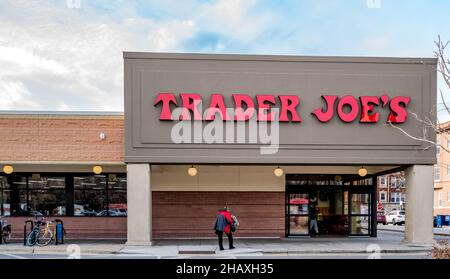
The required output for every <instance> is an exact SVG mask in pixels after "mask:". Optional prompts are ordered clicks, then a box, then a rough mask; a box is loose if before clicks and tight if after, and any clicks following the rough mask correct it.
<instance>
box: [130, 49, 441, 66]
mask: <svg viewBox="0 0 450 279" xmlns="http://www.w3.org/2000/svg"><path fill="white" fill-rule="evenodd" d="M123 58H124V59H168V60H235V61H277V62H319V63H381V64H426V65H436V64H437V61H438V60H437V58H433V57H375V56H295V55H258V54H212V53H173V52H128V51H124V52H123Z"/></svg>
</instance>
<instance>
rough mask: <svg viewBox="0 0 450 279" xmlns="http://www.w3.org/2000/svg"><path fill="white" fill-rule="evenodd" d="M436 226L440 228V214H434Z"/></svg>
mask: <svg viewBox="0 0 450 279" xmlns="http://www.w3.org/2000/svg"><path fill="white" fill-rule="evenodd" d="M436 227H437V228H442V216H441V215H438V216H436Z"/></svg>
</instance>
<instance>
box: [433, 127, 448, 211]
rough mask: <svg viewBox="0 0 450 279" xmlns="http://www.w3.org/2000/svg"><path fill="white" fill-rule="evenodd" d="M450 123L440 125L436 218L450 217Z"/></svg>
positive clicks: (435, 179) (435, 180) (435, 178)
mask: <svg viewBox="0 0 450 279" xmlns="http://www.w3.org/2000/svg"><path fill="white" fill-rule="evenodd" d="M449 130H450V121H449V122H446V123H443V124H441V125H440V129H439V131H438V135H437V142H438V147H437V149H436V157H437V164H436V165H435V166H434V216H437V215H450V155H449V150H450V148H449V147H450V136H449V134H448V132H449Z"/></svg>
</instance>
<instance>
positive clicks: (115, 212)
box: [97, 209, 122, 216]
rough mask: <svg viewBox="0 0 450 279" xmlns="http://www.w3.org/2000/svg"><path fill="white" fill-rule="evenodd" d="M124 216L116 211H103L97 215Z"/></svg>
mask: <svg viewBox="0 0 450 279" xmlns="http://www.w3.org/2000/svg"><path fill="white" fill-rule="evenodd" d="M108 214H109V216H122V215H120V213H119V212H117V211H116V210H111V209H110V210H102V211H100V212H99V213H97V216H108Z"/></svg>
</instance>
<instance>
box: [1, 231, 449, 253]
mask: <svg viewBox="0 0 450 279" xmlns="http://www.w3.org/2000/svg"><path fill="white" fill-rule="evenodd" d="M435 239H436V240H439V239H447V240H450V236H443V235H436V236H435ZM402 240H403V233H402V232H401V231H393V230H379V232H378V237H377V238H369V237H340V238H338V237H317V238H309V237H307V238H288V239H242V238H238V239H236V242H235V246H236V247H237V248H236V249H234V250H228V249H226V250H225V251H218V250H217V243H216V242H217V240H216V239H202V240H195V239H186V240H156V241H154V243H153V246H151V247H140V246H135V247H133V246H126V245H124V243H123V242H117V241H116V242H114V243H108V242H101V243H88V242H77V243H76V244H64V245H58V246H54V245H49V246H46V247H25V246H23V244H21V243H11V244H6V245H0V259H22V258H24V259H44V258H45V259H46V258H58V259H62V258H81V259H185V258H193V259H195V258H217V259H250V258H269V259H270V258H274V259H278V258H282V259H283V258H290V259H293V258H294V259H335V258H339V259H341V258H344V259H366V258H382V259H391V258H392V259H394V258H402V259H423V258H429V257H430V256H429V255H430V254H429V253H430V250H431V247H430V246H411V245H405V244H404V243H403V242H402ZM225 244H226V241H225Z"/></svg>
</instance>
